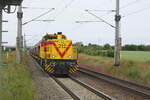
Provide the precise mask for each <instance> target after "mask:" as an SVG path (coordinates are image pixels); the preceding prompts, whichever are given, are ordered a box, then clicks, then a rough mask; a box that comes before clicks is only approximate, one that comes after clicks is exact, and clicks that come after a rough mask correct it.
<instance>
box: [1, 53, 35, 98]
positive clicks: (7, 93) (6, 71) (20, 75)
mask: <svg viewBox="0 0 150 100" xmlns="http://www.w3.org/2000/svg"><path fill="white" fill-rule="evenodd" d="M26 64H27V63H26V62H24V63H23V64H17V63H16V61H15V57H11V56H10V57H9V58H7V59H6V57H3V61H1V62H0V100H33V93H34V89H33V86H32V77H31V73H30V71H29V69H28V67H27V66H26Z"/></svg>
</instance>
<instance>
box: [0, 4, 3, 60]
mask: <svg viewBox="0 0 150 100" xmlns="http://www.w3.org/2000/svg"><path fill="white" fill-rule="evenodd" d="M2 16H3V11H2V5H1V4H0V61H1V60H2Z"/></svg>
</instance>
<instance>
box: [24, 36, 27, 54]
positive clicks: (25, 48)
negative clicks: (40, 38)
mask: <svg viewBox="0 0 150 100" xmlns="http://www.w3.org/2000/svg"><path fill="white" fill-rule="evenodd" d="M26 50H27V47H26V35H25V34H24V53H26Z"/></svg>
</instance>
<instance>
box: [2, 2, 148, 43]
mask: <svg viewBox="0 0 150 100" xmlns="http://www.w3.org/2000/svg"><path fill="white" fill-rule="evenodd" d="M43 1H44V2H43ZM115 2H116V0H24V1H23V4H22V6H23V7H28V8H27V9H23V12H24V15H23V23H25V22H27V21H29V20H31V19H33V18H35V17H37V16H39V15H40V14H42V13H44V12H46V11H48V10H49V9H51V8H55V10H53V11H51V12H50V13H48V14H47V15H45V16H43V17H41V18H39V19H38V20H55V21H51V22H39V21H33V22H30V23H28V24H26V25H23V35H24V34H26V40H27V45H29V46H32V45H34V44H36V43H37V42H38V41H40V40H41V38H42V36H43V35H45V34H46V33H55V32H63V34H65V35H66V36H67V37H68V39H70V40H73V42H74V43H75V42H83V43H84V44H88V43H93V44H99V45H103V44H106V43H109V44H111V45H114V38H115V29H114V28H112V27H110V26H109V25H107V24H105V23H103V22H100V20H99V19H97V18H95V17H94V16H92V15H90V14H88V13H87V12H86V11H85V10H86V9H88V10H90V12H92V13H93V14H95V15H97V16H99V17H100V18H103V19H104V20H106V21H107V22H109V23H110V24H112V25H115V21H114V15H115V12H112V10H115V6H116V5H115ZM37 8H40V9H37ZM12 10H14V7H13V8H12ZM16 13H17V10H16V12H15V13H14V14H7V13H5V12H3V20H8V21H9V22H8V23H3V30H8V33H3V42H8V44H7V45H9V46H14V45H16V36H17V17H16ZM120 14H121V16H122V19H121V37H122V44H123V45H125V44H146V45H150V39H149V37H150V34H149V33H150V21H149V20H150V19H149V18H150V1H149V0H120ZM76 21H97V22H89V23H87V22H84V23H76Z"/></svg>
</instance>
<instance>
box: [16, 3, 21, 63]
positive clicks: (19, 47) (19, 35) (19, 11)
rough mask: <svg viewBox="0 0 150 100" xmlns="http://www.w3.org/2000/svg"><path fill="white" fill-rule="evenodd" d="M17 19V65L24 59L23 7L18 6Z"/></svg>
mask: <svg viewBox="0 0 150 100" xmlns="http://www.w3.org/2000/svg"><path fill="white" fill-rule="evenodd" d="M17 18H18V29H17V38H16V45H17V46H16V47H17V48H16V53H17V58H16V60H17V63H19V64H20V63H21V62H22V59H23V58H22V57H23V36H22V18H23V12H22V7H21V5H20V6H18V12H17Z"/></svg>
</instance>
